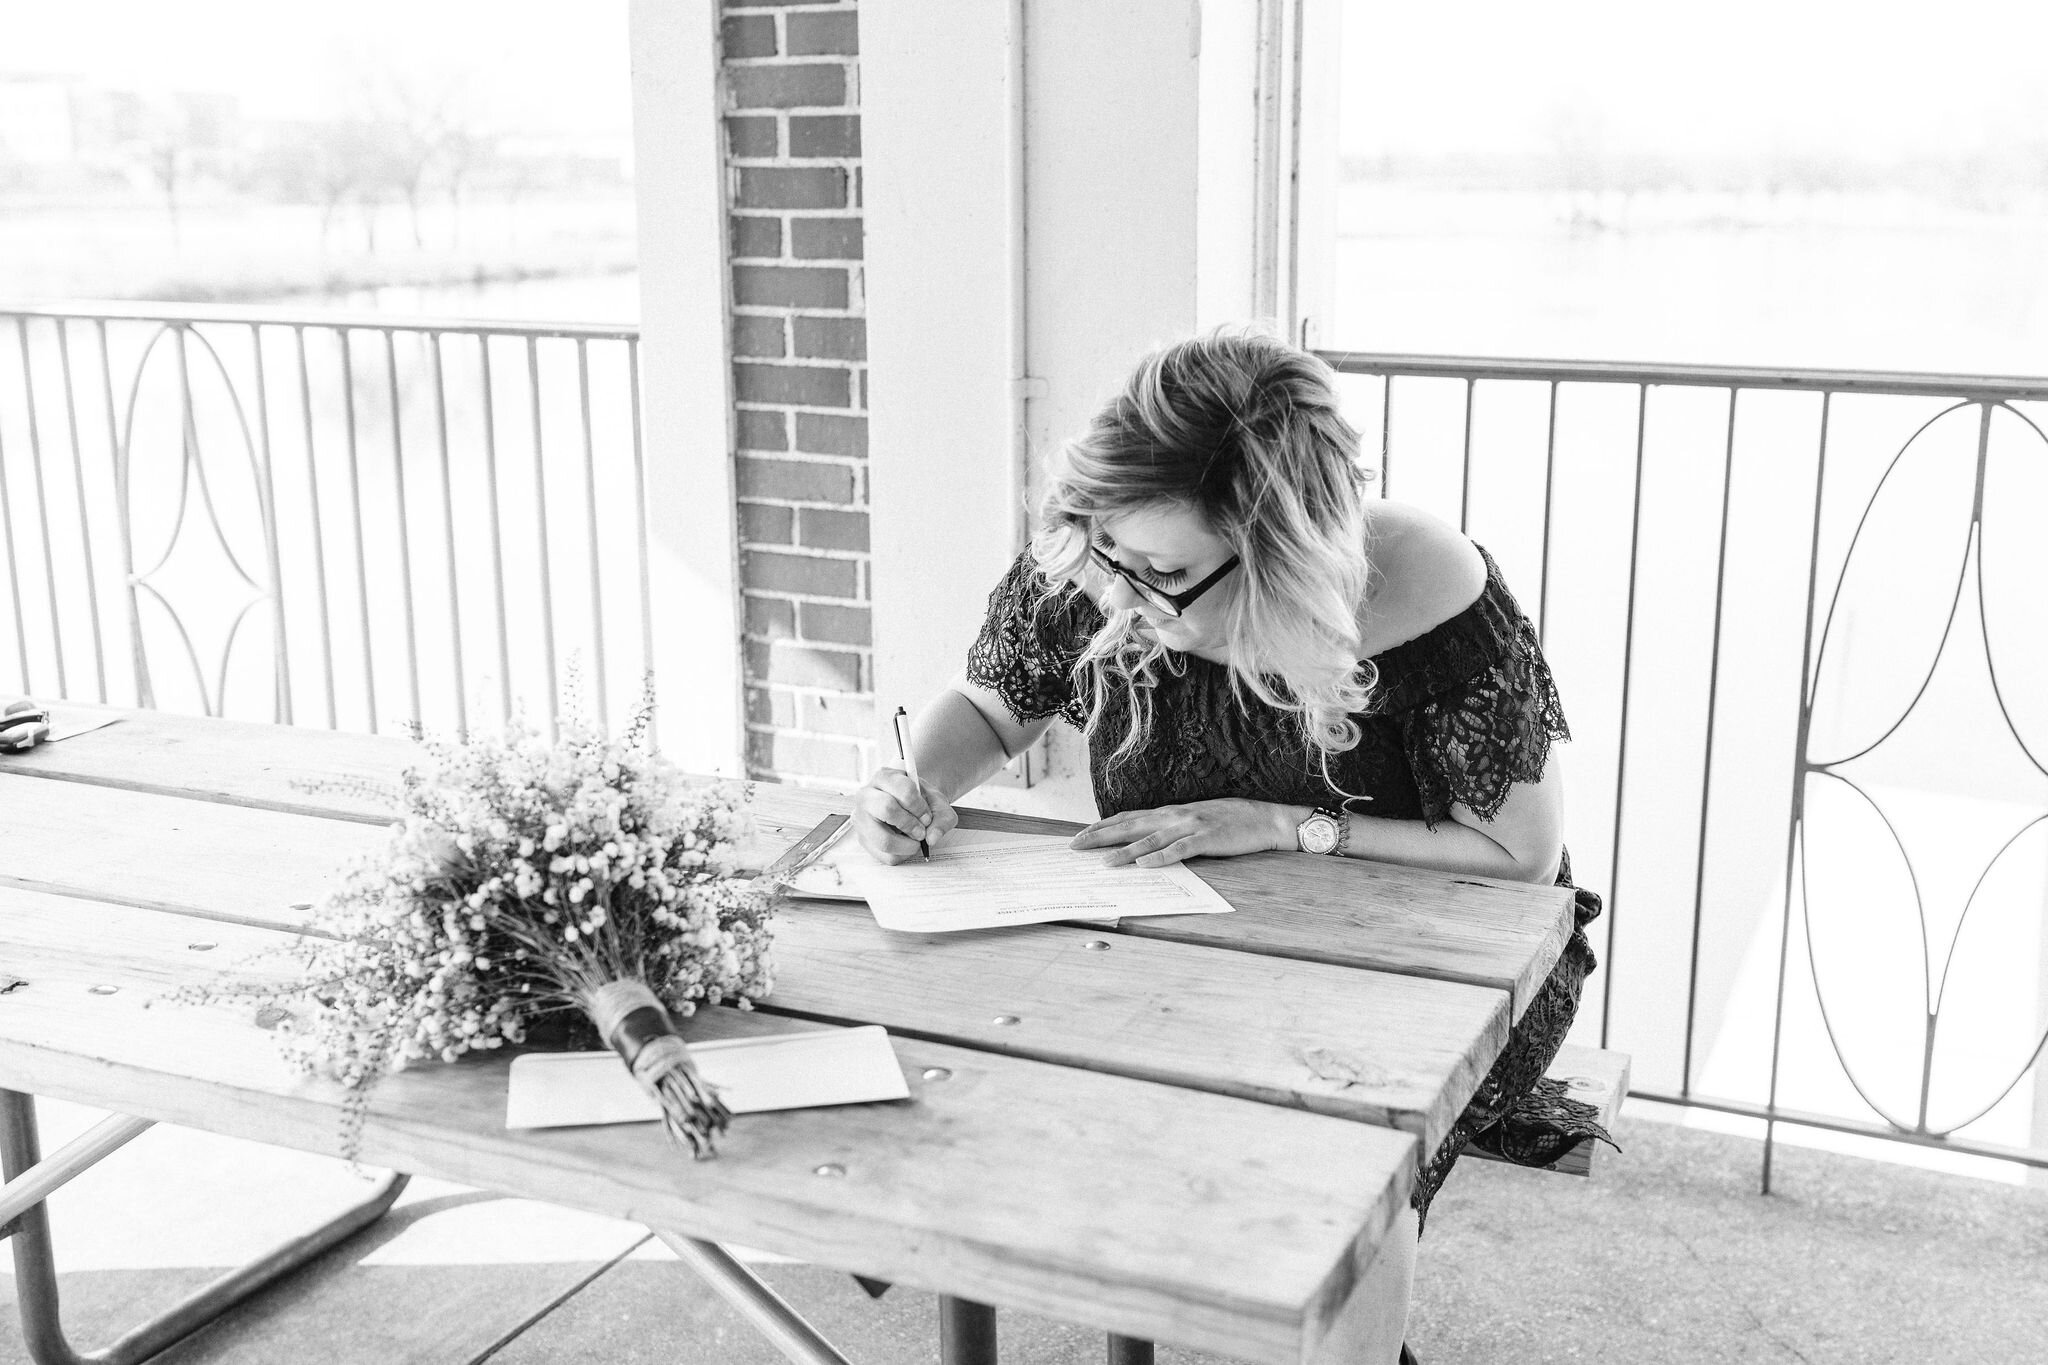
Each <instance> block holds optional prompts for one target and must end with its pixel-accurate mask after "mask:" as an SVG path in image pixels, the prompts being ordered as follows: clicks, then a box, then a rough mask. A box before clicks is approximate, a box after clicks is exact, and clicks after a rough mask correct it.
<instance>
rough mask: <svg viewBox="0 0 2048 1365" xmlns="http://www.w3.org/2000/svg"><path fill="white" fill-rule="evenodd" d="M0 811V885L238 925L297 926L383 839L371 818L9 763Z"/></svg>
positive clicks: (2, 773)
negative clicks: (183, 795)
mask: <svg viewBox="0 0 2048 1365" xmlns="http://www.w3.org/2000/svg"><path fill="white" fill-rule="evenodd" d="M116 728H118V727H116ZM95 733H98V732H97V731H96V732H95ZM88 738H90V736H87V735H80V736H78V737H77V739H72V740H66V741H64V742H65V743H67V744H75V743H78V742H79V741H80V740H84V739H88ZM0 820H4V827H5V830H6V835H5V837H6V843H7V856H6V859H5V861H4V862H0V886H6V885H11V886H16V887H21V888H24V889H30V890H40V891H55V892H71V893H76V894H82V895H85V896H88V897H91V898H94V899H98V900H107V901H116V902H119V903H120V904H123V905H135V906H143V907H147V908H152V909H161V910H169V911H174V912H176V913H179V914H185V915H197V916H200V917H203V918H207V919H221V920H229V921H233V922H236V923H241V924H269V925H280V924H282V925H294V926H296V925H299V924H303V923H304V922H305V921H306V918H307V915H308V913H309V911H310V909H311V906H312V904H313V902H315V901H317V900H319V898H320V897H321V896H322V895H323V894H324V893H325V892H326V891H327V890H328V889H329V888H330V887H331V886H332V885H333V884H334V883H335V881H336V880H337V879H338V877H339V876H340V874H341V872H342V870H343V869H344V868H345V867H346V866H347V865H348V864H349V863H350V862H351V861H352V860H354V859H355V858H357V857H360V856H362V855H364V854H367V853H370V852H373V851H374V850H376V849H378V848H380V847H382V846H383V844H384V841H385V840H386V839H387V838H388V837H389V832H388V830H387V829H386V828H385V827H383V826H381V825H366V824H361V823H357V822H354V821H348V820H335V819H328V818H325V817H321V816H313V815H299V814H291V813H287V812H281V811H276V810H269V809H263V808H258V807H252V806H244V805H220V804H216V803H215V802H213V801H184V800H179V799H176V798H174V797H168V796H159V795H154V794H151V793H148V792H143V791H131V790H123V789H121V788H117V787H100V786H87V785H85V784H83V783H76V782H40V781H37V780H35V779H34V778H32V777H27V776H20V775H17V774H15V773H14V772H13V771H12V770H11V769H9V768H0Z"/></svg>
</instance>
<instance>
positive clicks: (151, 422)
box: [0, 304, 652, 734]
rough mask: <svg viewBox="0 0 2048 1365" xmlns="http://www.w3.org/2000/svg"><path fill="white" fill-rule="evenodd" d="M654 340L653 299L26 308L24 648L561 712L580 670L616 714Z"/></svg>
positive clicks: (218, 698)
mask: <svg viewBox="0 0 2048 1365" xmlns="http://www.w3.org/2000/svg"><path fill="white" fill-rule="evenodd" d="M638 348H639V339H638V329H637V328H633V327H600V326H579V325H573V324H549V325H528V324H521V323H497V322H477V321H460V320H441V319H429V318H392V317H386V316H377V315H369V316H352V315H344V314H310V313H305V314H302V313H287V312H281V311H275V310H248V309H232V310H228V309H209V308H201V307H193V306H180V307H178V308H176V309H161V308H155V307H150V306H131V305H125V304H109V305H105V306H93V305H82V306H79V307H75V308H49V309H16V310H11V311H0V523H4V528H5V535H4V536H0V540H4V544H5V555H6V559H5V567H6V588H5V591H6V593H7V594H8V596H7V598H6V599H5V601H4V607H5V608H6V610H7V612H8V615H9V618H10V619H11V621H12V623H13V624H12V631H11V636H12V638H11V640H9V641H6V642H5V643H0V651H4V650H6V646H7V645H8V644H11V645H12V650H11V654H12V658H11V660H9V659H8V658H7V654H6V653H0V677H4V676H6V673H7V672H9V671H11V672H12V673H13V674H14V675H15V680H16V681H18V683H19V685H20V688H21V690H22V691H24V692H28V691H33V690H36V689H42V690H44V691H52V690H53V691H54V692H56V693H57V694H60V695H66V696H79V697H86V696H90V697H93V698H95V699H98V700H102V701H104V700H110V699H111V700H121V701H130V702H134V703H137V704H140V705H144V706H155V705H172V706H177V707H180V708H182V709H196V710H203V711H205V712H206V713H208V714H212V715H240V716H244V717H249V718H258V719H270V720H278V721H284V722H293V721H302V720H309V719H314V720H316V721H317V723H321V724H325V725H327V726H329V727H334V726H340V725H346V726H350V727H352V728H362V729H369V730H376V729H379V728H383V727H387V726H388V725H389V723H391V722H392V721H394V720H403V721H405V722H409V723H411V724H416V725H425V726H427V727H428V728H430V729H438V730H441V731H444V732H446V731H452V732H454V733H457V734H461V733H466V732H467V730H468V728H469V725H470V721H471V715H472V712H473V711H476V710H477V709H479V708H482V709H485V710H489V711H494V712H495V713H496V714H497V715H498V716H499V717H500V718H502V717H503V716H506V715H509V714H511V713H512V712H513V711H514V710H515V709H516V710H520V711H523V712H526V713H527V714H529V715H531V716H533V718H534V719H535V720H536V722H537V723H543V724H545V725H548V726H552V724H553V722H554V719H555V717H556V714H557V712H558V710H559V708H560V707H561V706H562V705H563V703H564V686H565V681H568V680H567V679H565V674H566V673H570V672H574V673H575V674H576V679H575V680H576V681H577V683H578V685H579V687H580V689H581V690H582V691H583V692H584V693H585V694H586V695H584V696H583V697H582V698H581V701H580V703H579V704H582V705H584V706H586V707H588V708H589V709H590V710H591V711H593V712H594V713H595V714H597V715H598V716H599V717H600V718H603V717H604V716H605V715H606V714H607V713H608V712H609V710H610V709H611V707H612V706H613V705H614V704H615V703H617V702H619V701H621V700H622V699H626V698H630V697H631V696H632V695H633V694H635V693H637V691H638V689H639V686H640V679H641V677H642V675H643V673H644V670H645V668H646V662H647V660H648V658H649V657H650V654H651V639H652V619H651V610H650V607H649V601H648V589H647V582H648V562H647V554H648V545H647V536H646V531H645V527H646V506H645V484H644V479H643V477H642V476H643V470H642V468H641V459H642V456H641V449H642V447H641V440H640V392H639V378H638ZM9 351H12V353H13V354H11V355H10V354H8V352H9ZM565 514H566V515H565ZM627 585H634V586H635V587H636V588H637V591H626V592H621V591H620V589H621V588H624V587H626V586H627ZM266 633H267V635H268V640H267V643H268V648H267V649H265V648H263V643H264V642H263V641H260V640H257V639H256V638H255V637H258V636H261V635H264V634H266ZM8 663H11V664H12V668H11V669H8V668H7V667H6V665H7V664H8ZM87 679H89V680H90V681H89V684H88V682H87ZM308 712H311V713H312V714H311V715H310V716H309V715H308V714H307V713H308Z"/></svg>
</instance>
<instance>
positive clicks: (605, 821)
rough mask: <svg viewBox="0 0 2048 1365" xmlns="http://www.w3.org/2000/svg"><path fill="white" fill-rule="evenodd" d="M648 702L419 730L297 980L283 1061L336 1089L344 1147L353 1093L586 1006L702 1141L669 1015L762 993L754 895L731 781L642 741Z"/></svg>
mask: <svg viewBox="0 0 2048 1365" xmlns="http://www.w3.org/2000/svg"><path fill="white" fill-rule="evenodd" d="M651 714H652V704H651V700H649V699H646V698H643V700H642V702H641V706H640V709H639V712H638V714H637V715H636V716H635V718H634V721H633V723H632V725H631V726H630V727H629V729H628V730H627V732H626V734H625V735H624V736H623V737H621V738H619V739H610V738H607V737H606V736H605V735H604V733H603V732H602V731H601V730H599V729H597V728H595V727H593V726H591V725H589V724H588V723H586V722H583V721H581V720H577V719H575V718H570V719H568V720H566V721H564V722H563V724H562V726H561V732H560V733H561V737H560V739H559V740H557V741H556V742H554V743H549V742H547V741H545V740H543V739H541V738H540V737H538V736H536V735H535V734H534V733H533V732H532V731H531V730H530V729H528V728H526V727H525V726H523V725H522V724H520V723H518V722H516V721H515V722H514V723H513V724H512V725H511V726H509V727H508V728H507V731H506V734H505V735H504V737H503V738H493V739H471V740H468V741H466V742H462V743H452V744H451V743H447V742H443V741H437V740H424V741H423V746H424V748H425V750H426V753H427V755H428V757H429V759H430V760H431V761H430V762H429V763H427V764H425V765H422V766H419V767H415V768H412V769H408V770H407V772H406V773H405V776H404V779H403V782H402V785H401V788H400V792H399V804H400V807H401V812H400V818H399V820H398V821H397V823H395V824H393V825H392V827H391V838H390V841H389V843H388V844H387V845H386V847H385V848H384V849H383V850H382V851H380V852H379V853H377V854H375V855H373V856H371V857H369V858H367V859H365V860H364V861H362V862H361V863H360V864H358V865H357V866H356V867H355V868H354V869H352V870H351V871H350V872H349V874H348V875H347V877H346V879H345V880H344V882H343V883H342V884H341V885H340V886H339V887H338V888H337V889H336V890H335V891H334V892H333V894H331V895H330V896H329V897H328V898H327V899H326V900H325V901H324V902H323V903H321V904H320V905H319V906H318V907H316V910H315V914H314V923H313V925H312V928H313V930H314V931H315V933H316V934H317V935H320V936H319V937H312V936H309V937H307V938H306V939H304V940H302V942H303V943H304V945H305V948H304V957H305V959H306V966H307V969H308V971H307V977H306V980H307V982H308V983H309V985H308V989H307V990H306V991H305V992H304V993H303V995H302V996H301V1001H302V1004H301V1006H300V1007H299V1008H297V1009H294V1010H293V1011H292V1015H291V1017H290V1018H289V1019H288V1020H287V1021H286V1022H285V1023H284V1024H283V1025H282V1026H281V1028H280V1034H281V1036H282V1038H283V1040H284V1046H285V1048H286V1051H287V1054H288V1055H289V1056H290V1057H291V1058H292V1059H293V1060H294V1061H296V1062H297V1063H298V1064H299V1065H301V1066H303V1067H304V1068H306V1069H308V1070H316V1071H320V1072H324V1073H327V1074H329V1075H332V1076H334V1077H336V1078H338V1079H339V1080H341V1081H342V1082H343V1083H345V1084H346V1085H347V1086H348V1087H349V1090H350V1100H351V1102H350V1107H349V1119H348V1128H347V1132H346V1134H345V1143H344V1145H345V1146H347V1147H348V1148H349V1149H350V1152H351V1155H352V1154H353V1149H354V1146H355V1139H356V1136H357V1135H358V1134H359V1132H360V1125H361V1122H362V1118H363V1113H364V1105H365V1103H366V1100H367V1094H368V1091H369V1089H370V1087H371V1086H373V1085H375V1084H376V1082H377V1081H378V1080H379V1079H380V1078H381V1077H382V1076H384V1075H385V1074H386V1073H388V1072H393V1071H402V1070H404V1069H405V1068H406V1067H408V1066H410V1065H412V1064H413V1063H415V1062H422V1061H444V1062H452V1061H454V1060H455V1059H456V1058H458V1057H461V1056H462V1055H463V1054H465V1053H469V1052H475V1051H480V1050H486V1049H492V1048H498V1047H502V1046H504V1045H505V1044H506V1043H519V1042H522V1041H523V1040H524V1038H525V1034H526V1029H527V1027H528V1026H529V1025H530V1024H531V1023H533V1022H534V1021H535V1020H536V1019H538V1018H539V1017H541V1016H543V1015H545V1014H548V1013H551V1012H557V1011H561V1010H565V1009H572V1008H573V1009H577V1010H581V1011H582V1012H583V1013H585V1014H587V1015H589V1016H590V1018H591V1020H592V1021H593V1022H594V1023H595V1024H596V1025H597V1026H598V1032H599V1034H600V1036H602V1037H603V1038H604V1039H605V1041H606V1042H607V1043H608V1044H609V1045H610V1046H612V1047H613V1048H615V1049H617V1050H618V1052H619V1054H620V1056H621V1057H622V1058H623V1059H624V1060H625V1062H626V1064H627V1065H628V1067H629V1068H631V1070H632V1071H633V1074H634V1076H635V1078H636V1079H638V1080H639V1082H640V1084H641V1086H642V1087H643V1088H644V1089H646V1090H647V1092H648V1093H649V1094H650V1095H652V1096H653V1097H654V1098H655V1099H656V1100H657V1101H658V1102H659V1103H660V1104H661V1106H662V1110H663V1114H664V1117H665V1120H666V1125H667V1129H668V1132H669V1135H670V1136H671V1137H672V1138H673V1139H675V1140H677V1141H678V1142H682V1143H687V1144H688V1145H689V1147H690V1148H691V1150H692V1151H693V1152H694V1153H695V1154H696V1155H698V1156H699V1157H704V1156H709V1155H711V1154H712V1143H713V1138H714V1136H715V1134H717V1133H719V1132H722V1131H723V1130H724V1128H725V1123H726V1119H727V1117H728V1116H727V1114H726V1111H725V1107H724V1106H723V1105H722V1104H720V1103H719V1102H718V1098H717V1096H716V1094H715V1093H714V1092H713V1091H711V1089H710V1088H709V1087H707V1086H705V1085H704V1084H703V1082H702V1081H701V1080H700V1079H699V1078H698V1076H697V1072H696V1069H695V1068H694V1067H693V1066H692V1065H691V1063H690V1058H689V1053H688V1051H687V1049H685V1048H684V1047H683V1044H682V1041H681V1040H680V1039H678V1038H676V1037H675V1035H674V1031H673V1029H672V1028H671V1026H670V1021H669V1012H670V1011H675V1012H679V1013H682V1014H689V1013H691V1012H692V1011H694V1010H695V1008H696V1006H697V1004H698V1002H700V1001H703V1002H709V1003H714V1004H715V1003H718V1002H720V1001H724V1000H731V1001H734V1002H735V1003H737V1004H738V1005H739V1007H740V1008H742V1009H745V1008H747V1007H748V1006H749V1004H750V1003H751V1002H752V1001H755V1000H759V999H761V998H762V997H763V996H765V995H767V994H768V992H769V990H770V989H771V988H772V986H773V984H774V979H773V974H772V968H771V965H770V962H769V955H768V948H769V928H768V922H767V921H768V913H769V908H770V907H769V904H768V898H767V896H766V894H765V893H764V891H762V890H761V889H758V888H757V886H756V884H755V883H754V882H752V881H750V880H745V879H742V878H740V877H739V876H737V875H736V874H737V871H738V866H737V844H738V842H739V841H740V839H741V838H742V837H743V835H744V832H745V828H746V812H745V803H746V800H747V797H748V792H747V791H746V789H744V788H740V789H735V788H731V787H722V786H700V785H693V784H692V783H690V782H689V781H687V780H686V779H685V778H683V777H682V775H681V774H679V773H678V772H677V771H676V770H675V769H674V768H673V767H672V766H670V765H669V764H667V763H665V762H663V761H662V760H660V759H658V758H657V757H655V755H654V754H653V752H652V750H651V748H650V747H649V745H648V743H647V735H648V723H649V719H650V717H651Z"/></svg>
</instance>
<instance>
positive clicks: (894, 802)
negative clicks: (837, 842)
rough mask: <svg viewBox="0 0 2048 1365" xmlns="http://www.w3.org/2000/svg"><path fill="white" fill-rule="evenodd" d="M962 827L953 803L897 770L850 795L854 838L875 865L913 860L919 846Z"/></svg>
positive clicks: (877, 776) (884, 773) (885, 771)
mask: <svg viewBox="0 0 2048 1365" xmlns="http://www.w3.org/2000/svg"><path fill="white" fill-rule="evenodd" d="M959 824H960V817H959V816H958V815H956V814H955V813H954V811H953V804H952V802H950V801H948V800H946V795H945V793H944V792H942V791H940V790H939V789H938V788H937V787H934V786H933V785H932V784H931V783H929V782H913V781H911V779H910V774H909V773H906V772H904V771H903V770H902V769H901V768H884V769H882V770H881V771H880V772H878V773H876V774H875V775H874V776H873V777H872V778H870V779H868V783H867V785H866V786H864V787H862V788H861V789H860V790H859V791H857V792H855V793H854V794H853V834H854V837H855V838H856V839H859V840H860V846H861V847H862V848H864V849H866V850H867V851H868V852H869V853H870V854H872V855H873V856H874V858H875V860H876V861H877V862H882V863H900V862H902V861H904V860H905V859H906V858H914V857H916V856H917V841H918V840H919V839H923V840H924V841H925V842H926V843H928V844H929V843H932V842H935V841H937V840H938V839H939V838H940V837H941V836H943V835H946V834H950V833H951V832H952V831H953V830H954V829H955V828H956V827H957V826H958V825H959Z"/></svg>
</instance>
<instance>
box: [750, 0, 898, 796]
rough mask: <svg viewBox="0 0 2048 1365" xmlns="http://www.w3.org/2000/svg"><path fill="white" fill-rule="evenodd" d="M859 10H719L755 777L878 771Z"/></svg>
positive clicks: (815, 778)
mask: <svg viewBox="0 0 2048 1365" xmlns="http://www.w3.org/2000/svg"><path fill="white" fill-rule="evenodd" d="M855 9H856V6H855V5H854V4H853V3H851V0H838V2H835V3H826V4H819V3H775V2H774V0H725V16H724V19H723V24H722V34H721V36H722V42H723V51H722V58H721V66H722V71H723V76H724V88H725V89H724V95H725V109H726V113H725V147H726V165H727V168H728V175H729V176H730V183H729V201H730V203H731V205H732V210H733V211H732V220H731V259H732V354H733V393H734V399H735V403H736V406H737V416H738V421H737V433H738V469H737V486H738V496H739V538H740V590H741V593H742V597H743V602H744V614H743V621H744V625H743V629H744V633H745V645H744V651H745V659H744V665H743V666H744V683H745V691H746V720H747V747H746V761H747V769H748V772H749V774H750V775H753V776H758V777H764V778H775V779H778V780H782V781H788V782H796V783H801V784H805V785H825V786H850V785H853V784H855V783H858V782H859V781H861V780H862V778H863V777H865V775H866V774H867V772H868V771H869V770H870V769H871V768H872V766H873V763H874V753H873V748H874V744H873V740H872V736H873V734H874V733H875V728H876V727H875V719H874V696H873V689H874V658H873V637H872V631H871V626H870V613H869V606H868V603H869V592H870V587H869V571H868V513H867V507H868V486H867V485H868V481H867V453H868V451H867V437H868V421H867V363H866V362H867V321H866V306H865V299H864V297H863V280H862V269H861V147H860V94H859V62H858V53H859V51H860V43H859V38H858V32H857V28H856V17H855Z"/></svg>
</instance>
